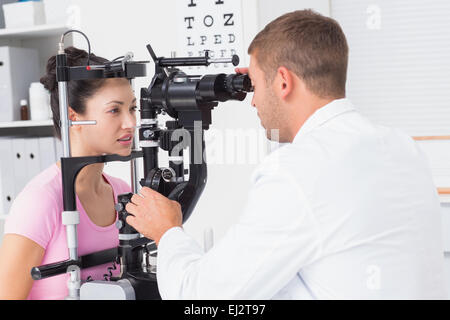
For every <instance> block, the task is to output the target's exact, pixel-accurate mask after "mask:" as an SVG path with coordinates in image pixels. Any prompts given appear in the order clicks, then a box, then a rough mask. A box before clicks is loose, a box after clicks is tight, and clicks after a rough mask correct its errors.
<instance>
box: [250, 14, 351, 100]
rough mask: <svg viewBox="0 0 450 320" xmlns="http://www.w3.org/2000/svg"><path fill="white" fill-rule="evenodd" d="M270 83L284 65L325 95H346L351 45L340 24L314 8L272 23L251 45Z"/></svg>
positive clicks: (318, 93) (251, 49) (339, 96)
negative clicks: (349, 47) (349, 48)
mask: <svg viewBox="0 0 450 320" xmlns="http://www.w3.org/2000/svg"><path fill="white" fill-rule="evenodd" d="M248 53H249V54H254V55H255V56H256V58H257V61H258V64H259V66H260V68H261V69H262V70H263V71H264V73H265V74H266V81H269V82H271V81H272V80H273V78H274V76H275V74H276V71H277V69H278V67H280V66H284V67H286V68H288V69H289V70H291V71H292V72H294V73H295V74H296V75H297V76H298V77H299V78H300V79H302V80H303V81H304V82H305V84H306V86H307V88H308V89H309V90H310V91H311V92H312V93H314V94H315V95H317V96H319V97H322V98H342V97H345V82H346V79H347V62H348V45H347V40H346V39H345V35H344V32H343V31H342V29H341V27H340V26H339V24H338V23H337V22H336V21H335V20H333V19H331V18H328V17H325V16H322V15H320V14H318V13H316V12H314V11H312V10H298V11H294V12H290V13H287V14H285V15H282V16H281V17H279V18H277V19H275V20H273V21H272V22H270V23H269V24H268V25H267V26H266V27H265V28H264V29H263V30H262V31H261V32H259V33H258V34H257V35H256V37H255V38H254V39H253V41H252V43H251V44H250V46H249V48H248Z"/></svg>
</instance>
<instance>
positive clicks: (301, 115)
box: [290, 97, 341, 142]
mask: <svg viewBox="0 0 450 320" xmlns="http://www.w3.org/2000/svg"><path fill="white" fill-rule="evenodd" d="M337 99H341V98H319V97H311V99H308V100H307V101H302V103H299V104H300V108H298V110H299V112H298V114H297V115H296V116H295V117H293V119H294V121H293V122H292V125H291V126H290V127H291V128H290V142H293V141H294V138H295V136H296V135H297V133H298V132H299V131H300V129H301V128H302V126H303V125H304V124H305V122H306V121H307V120H308V119H309V118H310V117H311V116H312V115H313V114H314V113H315V112H316V111H317V110H319V109H320V108H322V107H324V106H326V105H327V104H329V103H331V102H332V101H334V100H337Z"/></svg>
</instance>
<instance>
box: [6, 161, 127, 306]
mask: <svg viewBox="0 0 450 320" xmlns="http://www.w3.org/2000/svg"><path fill="white" fill-rule="evenodd" d="M103 178H104V179H105V181H106V182H107V183H109V184H110V185H111V186H112V189H113V192H114V198H112V199H111V201H114V203H116V202H117V196H118V195H119V194H122V193H128V192H131V188H130V186H129V185H128V184H127V183H126V182H124V181H123V180H121V179H119V178H115V177H112V176H109V175H107V174H105V173H103ZM76 204H77V210H78V212H79V213H80V223H79V224H78V226H77V233H78V255H79V256H82V255H85V254H89V253H92V252H96V251H100V250H104V249H109V248H113V247H117V246H118V245H119V238H118V234H119V233H118V230H117V228H116V226H115V223H113V224H111V225H110V226H107V227H100V226H97V225H96V224H94V223H93V222H92V221H91V220H90V219H89V217H88V215H87V214H86V211H85V210H84V209H83V206H82V205H81V202H80V200H79V199H78V196H77V197H76ZM62 211H63V196H62V176H61V170H60V169H59V167H58V166H57V165H56V163H55V164H54V165H52V166H50V167H49V168H47V169H45V170H44V171H43V172H41V173H40V174H38V175H37V176H36V177H34V178H33V179H32V180H31V181H30V182H29V183H28V184H27V185H26V186H25V188H24V189H23V190H22V192H20V193H19V195H18V196H17V197H16V199H15V200H14V203H13V204H12V206H11V210H10V212H9V215H8V218H7V219H6V223H5V234H6V233H14V234H19V235H22V236H24V237H27V238H28V239H31V240H33V241H34V242H36V243H37V244H39V245H40V246H41V247H42V248H44V249H45V255H44V258H43V260H42V263H41V265H44V264H49V263H53V262H58V261H62V260H67V259H68V258H69V252H68V249H67V241H66V228H65V226H64V225H63V224H62V221H61V214H62ZM116 221H117V213H116ZM110 266H112V264H111V263H110V264H105V265H102V266H96V267H92V268H88V269H82V270H81V278H82V280H83V281H84V280H86V278H87V277H88V276H91V277H92V279H94V280H103V275H104V274H106V273H108V272H107V271H108V270H107V267H110ZM118 269H119V266H117V269H116V270H115V271H113V274H114V275H117V274H118V272H119V270H118ZM30 271H31V270H30ZM30 277H31V274H30ZM68 277H69V274H67V273H65V274H61V275H58V276H54V277H50V278H47V279H43V280H36V281H34V283H33V287H32V289H31V291H30V294H29V295H28V299H47V300H54V299H64V298H65V297H66V296H67V294H68V290H67V280H68Z"/></svg>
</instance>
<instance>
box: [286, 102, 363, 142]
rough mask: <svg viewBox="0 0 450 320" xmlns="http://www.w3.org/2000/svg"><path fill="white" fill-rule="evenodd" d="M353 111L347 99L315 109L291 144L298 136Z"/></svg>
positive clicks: (353, 108)
mask: <svg viewBox="0 0 450 320" xmlns="http://www.w3.org/2000/svg"><path fill="white" fill-rule="evenodd" d="M352 110H355V107H354V106H353V104H352V103H351V102H350V100H348V99H347V98H342V99H337V100H333V101H331V102H330V103H328V104H326V105H324V106H323V107H320V108H319V109H317V110H316V111H315V112H314V113H313V114H312V115H310V116H309V118H308V119H306V121H305V122H304V123H303V125H302V126H301V128H300V130H299V131H298V132H297V134H296V135H295V137H294V140H293V141H292V142H293V143H294V142H295V141H296V140H298V139H299V137H300V136H302V135H304V134H306V133H308V132H310V131H311V130H313V129H315V128H317V127H319V126H320V125H322V124H323V123H325V122H326V121H328V120H330V119H331V118H334V117H336V116H337V115H340V114H342V113H344V112H347V111H352Z"/></svg>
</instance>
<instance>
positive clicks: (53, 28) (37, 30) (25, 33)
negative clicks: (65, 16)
mask: <svg viewBox="0 0 450 320" xmlns="http://www.w3.org/2000/svg"><path fill="white" fill-rule="evenodd" d="M67 30H69V28H68V27H67V26H64V25H48V24H45V25H44V24H43V25H37V26H31V27H26V28H14V29H12V28H11V29H0V39H20V40H22V39H30V38H39V37H49V36H60V35H62V34H63V33H64V32H65V31H67Z"/></svg>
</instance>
